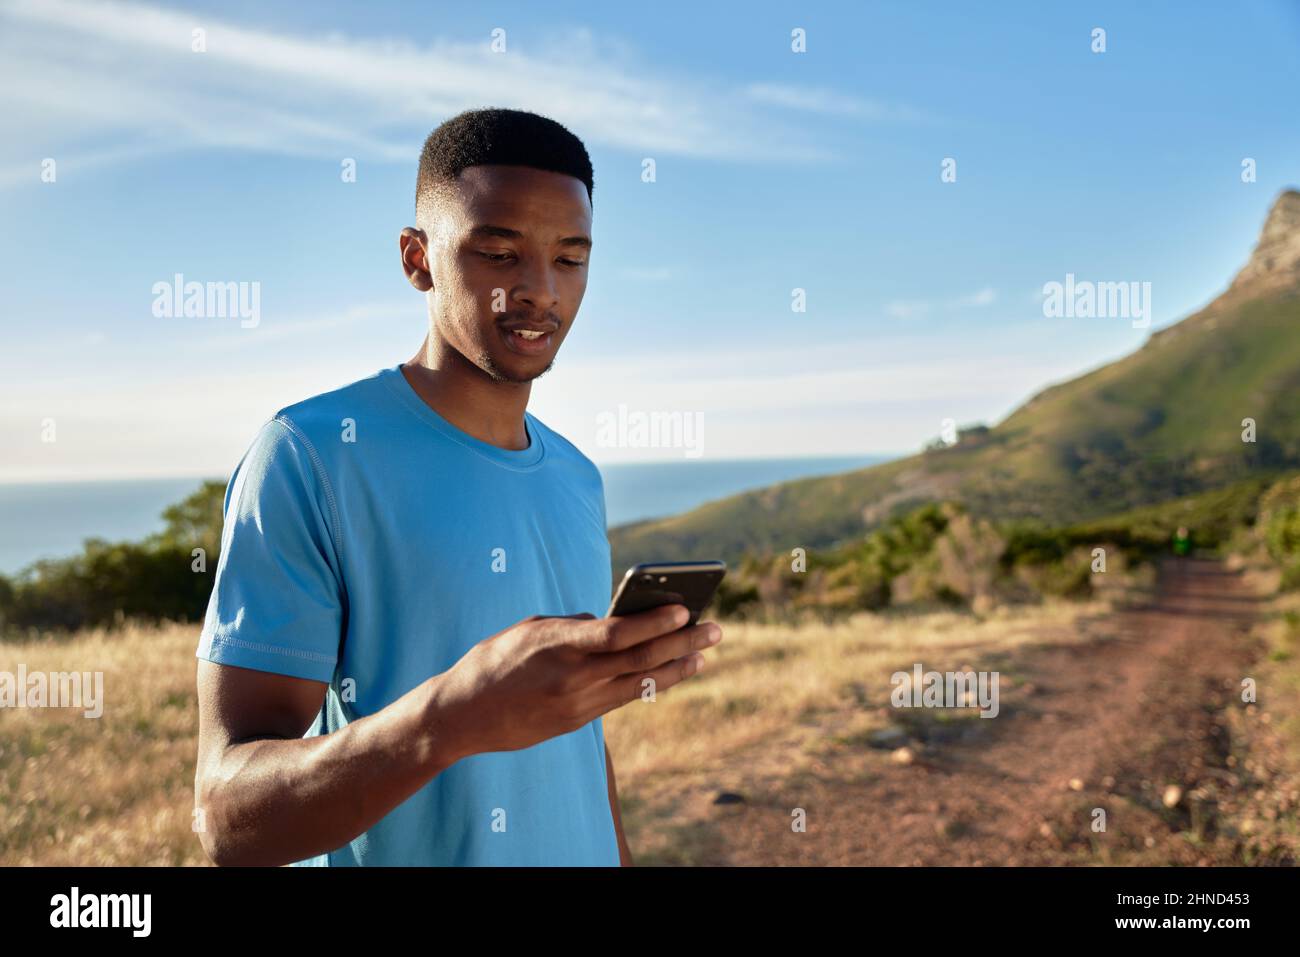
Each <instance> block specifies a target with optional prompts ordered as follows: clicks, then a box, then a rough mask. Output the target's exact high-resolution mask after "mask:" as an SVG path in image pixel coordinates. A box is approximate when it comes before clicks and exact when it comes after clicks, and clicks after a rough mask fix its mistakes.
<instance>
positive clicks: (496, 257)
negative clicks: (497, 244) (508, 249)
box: [479, 250, 512, 263]
mask: <svg viewBox="0 0 1300 957" xmlns="http://www.w3.org/2000/svg"><path fill="white" fill-rule="evenodd" d="M479 255H480V256H482V257H483V258H484V259H486V260H488V261H489V262H494V263H503V262H505V261H506V260H507V259H509V258H510V257H511V255H512V254H511V253H486V252H483V251H481V250H480V251H479Z"/></svg>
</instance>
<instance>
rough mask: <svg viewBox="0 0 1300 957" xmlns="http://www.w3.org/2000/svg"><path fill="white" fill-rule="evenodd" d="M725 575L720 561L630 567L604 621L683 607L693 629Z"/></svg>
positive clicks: (647, 564) (664, 563)
mask: <svg viewBox="0 0 1300 957" xmlns="http://www.w3.org/2000/svg"><path fill="white" fill-rule="evenodd" d="M726 573H727V565H726V563H725V562H720V561H706V562H648V563H645V564H642V565H633V566H632V567H631V568H629V569H628V570H627V574H626V575H624V576H623V580H622V581H621V582H619V584H618V591H617V592H616V593H615V595H614V600H613V601H612V602H611V603H610V606H609V611H608V612H606V613H605V614H606V617H609V616H612V615H634V614H636V613H637V612H639V611H649V610H650V609H651V608H658V607H659V606H660V605H685V606H686V607H687V608H688V609H689V610H690V613H691V617H690V620H689V621H688V622H687V623H686V624H687V626H690V625H694V624H695V623H696V622H698V621H699V618H700V615H701V614H703V613H704V609H705V608H707V607H708V605H709V602H710V601H712V600H713V593H714V592H715V591H717V589H718V582H720V581H722V576H723V575H725V574H726Z"/></svg>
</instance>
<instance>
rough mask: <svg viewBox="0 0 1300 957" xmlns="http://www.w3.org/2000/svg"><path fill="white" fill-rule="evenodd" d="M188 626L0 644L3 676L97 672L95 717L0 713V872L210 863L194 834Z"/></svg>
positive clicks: (191, 631)
mask: <svg viewBox="0 0 1300 957" xmlns="http://www.w3.org/2000/svg"><path fill="white" fill-rule="evenodd" d="M197 644H198V627H197V626H196V625H166V626H163V627H161V628H152V627H136V626H128V627H126V628H125V629H124V630H122V631H120V632H118V633H115V634H110V633H106V632H104V631H102V630H95V631H87V632H84V633H82V634H80V635H77V636H76V637H75V638H73V639H71V640H68V641H55V640H50V639H43V640H36V641H23V642H7V643H3V644H0V671H7V672H10V673H16V672H17V670H18V666H19V664H20V663H21V664H24V665H26V667H27V672H28V673H29V674H31V673H33V672H38V671H39V672H60V671H83V672H84V671H91V672H94V671H102V672H103V673H104V685H103V693H104V699H103V714H102V715H101V716H100V717H98V718H86V717H85V716H84V715H83V710H81V709H75V708H60V709H54V708H45V709H28V708H12V709H11V708H3V709H0V865H15V864H18V865H22V864H37V865H153V864H207V863H209V862H208V859H207V857H206V855H205V854H204V853H203V848H202V847H201V846H200V845H199V842H198V838H197V837H196V836H195V834H194V833H193V831H192V830H191V820H192V813H193V812H192V808H193V807H194V761H195V751H196V747H195V746H196V737H197V734H198V705H197V702H196V699H195V671H196V659H195V657H194V651H195V648H196V647H197Z"/></svg>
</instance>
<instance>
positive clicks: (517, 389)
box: [400, 333, 533, 451]
mask: <svg viewBox="0 0 1300 957" xmlns="http://www.w3.org/2000/svg"><path fill="white" fill-rule="evenodd" d="M400 370H401V373H402V375H404V376H405V377H406V381H407V382H409V383H410V384H411V388H412V389H414V390H415V393H416V395H418V396H419V397H420V398H421V399H423V400H424V402H425V404H426V405H428V406H429V407H430V408H431V409H433V411H435V412H437V413H438V414H439V415H440V416H442V417H443V418H444V419H446V420H447V421H448V422H450V423H451V424H452V425H454V426H456V428H458V429H460V430H461V431H462V432H466V433H468V434H469V435H472V436H473V437H474V438H476V439H478V440H480V441H482V442H487V443H488V444H489V445H495V446H497V447H498V448H503V449H510V450H513V451H521V450H523V449H526V448H528V431H527V430H526V429H525V428H524V410H525V409H527V408H528V397H529V394H530V393H531V392H532V388H533V384H532V383H531V382H496V381H494V380H492V379H491V378H489V377H488V376H487V375H485V374H484V372H483V370H482V369H479V368H478V367H477V366H475V365H474V364H473V363H471V362H470V361H469V360H467V359H466V358H465V357H464V356H462V355H461V354H460V353H459V352H457V351H456V350H455V349H453V348H452V347H451V346H449V345H447V343H445V342H443V341H442V339H441V338H439V337H436V336H434V334H433V333H430V334H429V335H428V336H427V337H426V338H425V340H424V344H423V345H422V346H421V347H420V351H419V352H417V353H416V354H415V355H414V356H412V357H411V358H410V359H408V360H407V361H406V362H404V363H402V365H401V366H400Z"/></svg>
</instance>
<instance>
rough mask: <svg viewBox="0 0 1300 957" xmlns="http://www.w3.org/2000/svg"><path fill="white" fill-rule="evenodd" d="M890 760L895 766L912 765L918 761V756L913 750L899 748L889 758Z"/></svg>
mask: <svg viewBox="0 0 1300 957" xmlns="http://www.w3.org/2000/svg"><path fill="white" fill-rule="evenodd" d="M889 760H891V761H893V762H894V763H895V764H911V763H912V762H913V761H915V760H916V755H914V754H913V753H912V749H911V748H899V749H898V750H896V751H894V753H893V754H891V755H890V756H889Z"/></svg>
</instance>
